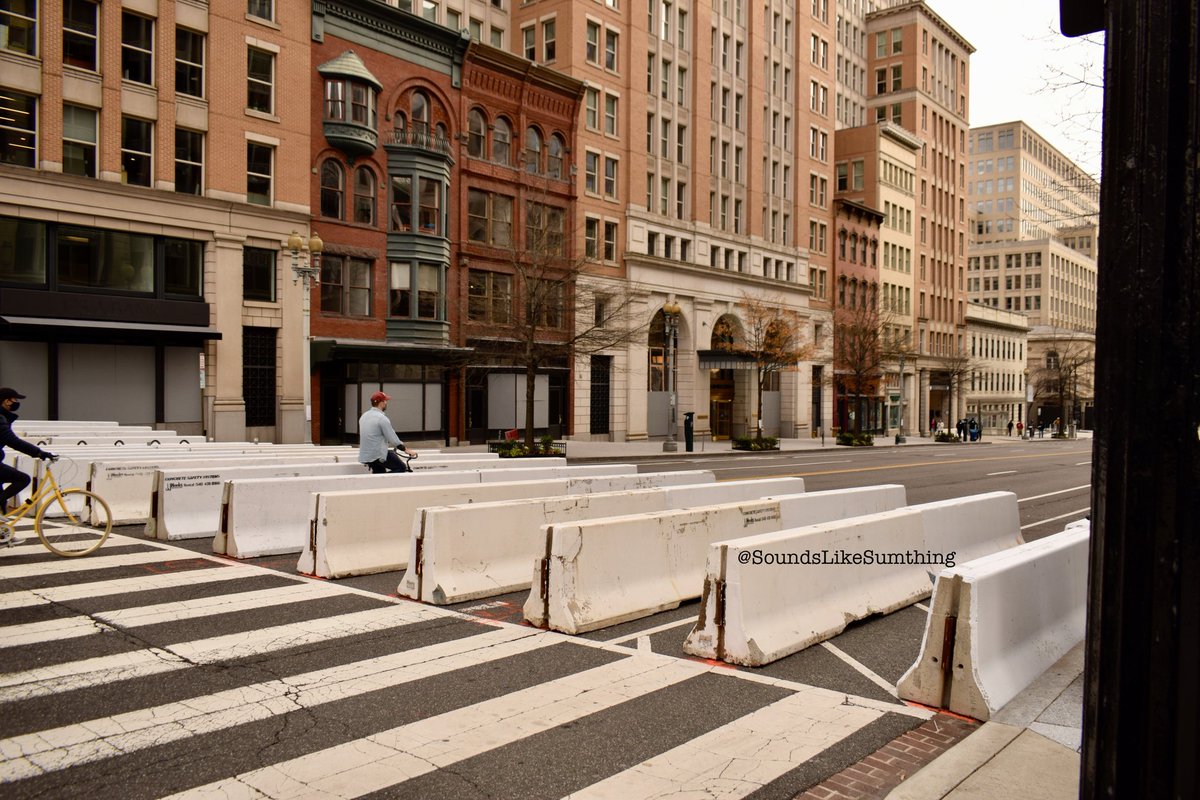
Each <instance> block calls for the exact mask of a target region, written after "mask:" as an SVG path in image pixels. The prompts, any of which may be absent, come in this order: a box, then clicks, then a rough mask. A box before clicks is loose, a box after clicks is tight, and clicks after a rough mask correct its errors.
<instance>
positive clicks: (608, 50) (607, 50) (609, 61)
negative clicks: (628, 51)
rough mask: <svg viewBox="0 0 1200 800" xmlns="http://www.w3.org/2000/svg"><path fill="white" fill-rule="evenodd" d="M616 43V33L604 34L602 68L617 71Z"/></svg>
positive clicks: (608, 32)
mask: <svg viewBox="0 0 1200 800" xmlns="http://www.w3.org/2000/svg"><path fill="white" fill-rule="evenodd" d="M617 41H618V36H617V32H616V31H608V30H606V31H605V32H604V68H605V69H610V70H612V71H613V72H616V71H617Z"/></svg>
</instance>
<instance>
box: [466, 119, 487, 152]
mask: <svg viewBox="0 0 1200 800" xmlns="http://www.w3.org/2000/svg"><path fill="white" fill-rule="evenodd" d="M486 152H487V120H486V119H484V116H483V112H482V111H480V110H479V109H478V108H472V109H471V110H470V111H469V112H467V155H469V156H472V157H473V158H483V157H484V155H485V154H486Z"/></svg>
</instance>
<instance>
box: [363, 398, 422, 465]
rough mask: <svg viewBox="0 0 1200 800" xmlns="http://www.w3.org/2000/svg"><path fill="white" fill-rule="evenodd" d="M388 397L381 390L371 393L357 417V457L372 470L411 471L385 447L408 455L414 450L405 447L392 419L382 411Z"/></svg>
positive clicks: (410, 455)
mask: <svg viewBox="0 0 1200 800" xmlns="http://www.w3.org/2000/svg"><path fill="white" fill-rule="evenodd" d="M388 400H391V398H390V397H389V396H388V395H386V394H384V393H383V392H376V393H375V394H373V395H371V407H370V408H368V409H367V410H366V411H364V412H363V414H362V416H361V417H359V418H358V442H359V444H358V461H359V463H361V464H366V465H367V467H368V468H369V469H370V470H371V472H372V473H375V474H378V473H381V472H411V469H410V468H409V466H408V465H407V464H405V463H404V462H403V461H401V460H400V456H398V455H396V453H395V452H394V451H392V450H389V449H388V448H389V447H396V448H399V449H400V450H403V451H404V452H405V453H406V454H408V456H409V457H410V458H412V457H415V456H416V453H414V452H413V451H412V450H409V449H408V447H407V446H406V445H405V444H404V442H402V441H400V437H399V436H397V435H396V431H394V430H392V421H391V420H390V419H388V418H387V415H386V414H384V413H383V412H385V411H387V406H388Z"/></svg>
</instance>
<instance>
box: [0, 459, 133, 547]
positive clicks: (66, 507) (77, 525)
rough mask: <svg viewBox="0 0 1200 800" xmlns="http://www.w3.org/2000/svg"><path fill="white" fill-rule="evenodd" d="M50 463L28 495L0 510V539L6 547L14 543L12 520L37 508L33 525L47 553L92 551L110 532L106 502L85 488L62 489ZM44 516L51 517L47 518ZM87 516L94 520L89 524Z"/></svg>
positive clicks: (110, 521)
mask: <svg viewBox="0 0 1200 800" xmlns="http://www.w3.org/2000/svg"><path fill="white" fill-rule="evenodd" d="M55 460H57V459H55ZM50 463H51V462H47V463H46V466H45V469H44V471H43V474H42V477H41V479H40V480H38V482H37V483H36V484H35V486H34V490H33V494H31V495H30V496H29V499H28V500H26V501H25V502H24V503H22V504H21V505H19V506H17V507H16V508H14V509H11V510H10V511H9V512H7V513H5V514H0V539H2V540H5V542H6V543H7V544H8V546H10V547H11V546H12V545H13V544H15V543H16V541H17V538H16V527H15V526H16V524H17V523H18V522H20V521H21V520H22V519H24V518H25V517H26V516H28V515H29V514H30V513H31V512H32V511H33V510H34V509H37V514H36V515H35V516H34V518H33V529H34V530H35V531H37V535H38V538H39V539H41V540H42V544H44V545H46V548H47V549H48V550H49V551H50V552H51V553H54V554H56V555H60V556H66V557H68V558H73V557H76V556H86V555H88V554H89V553H94V552H96V551H97V550H98V549H100V545H102V544H104V541H105V539H107V538H108V535H109V534H110V533H112V512H111V511H110V510H109V508H108V503H106V502H104V498H102V497H100V495H98V494H95V493H94V492H90V491H88V490H87V489H80V488H77V487H72V488H68V489H63V488H62V487H61V486H59V483H58V480H57V479H56V478H55V477H54V471H53V469H52V468H51V466H50ZM47 517H52V518H53V520H47ZM89 519H90V520H93V521H94V522H95V524H94V525H93V524H90V523H89Z"/></svg>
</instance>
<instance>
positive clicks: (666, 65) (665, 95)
mask: <svg viewBox="0 0 1200 800" xmlns="http://www.w3.org/2000/svg"><path fill="white" fill-rule="evenodd" d="M672 71H673V68H672V66H671V62H670V61H667V60H666V59H663V62H662V90H661V91H660V92H659V94H660V96H661V97H662V99H663V100H670V99H671V72H672Z"/></svg>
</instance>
